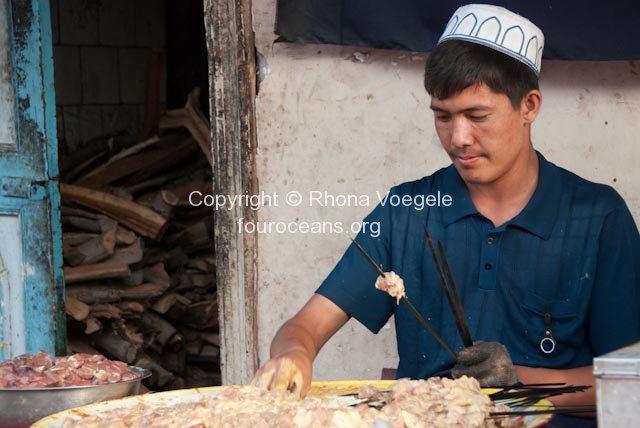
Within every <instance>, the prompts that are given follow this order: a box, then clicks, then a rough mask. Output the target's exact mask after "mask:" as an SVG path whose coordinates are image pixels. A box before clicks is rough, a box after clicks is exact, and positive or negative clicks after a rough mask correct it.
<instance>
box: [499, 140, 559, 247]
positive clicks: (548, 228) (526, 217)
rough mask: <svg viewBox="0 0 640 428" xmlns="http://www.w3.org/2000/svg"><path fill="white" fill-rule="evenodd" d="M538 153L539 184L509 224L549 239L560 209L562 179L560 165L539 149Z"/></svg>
mask: <svg viewBox="0 0 640 428" xmlns="http://www.w3.org/2000/svg"><path fill="white" fill-rule="evenodd" d="M536 154H537V155H538V163H539V166H538V185H537V186H536V190H535V192H533V195H532V196H531V199H530V200H529V202H528V203H527V205H526V206H525V207H524V209H523V210H522V211H521V212H520V214H518V215H517V216H515V217H514V218H513V219H512V220H511V221H510V222H509V224H511V225H513V226H518V227H521V228H523V229H526V230H528V231H529V232H531V233H533V234H535V235H538V236H539V237H541V238H542V239H549V237H551V233H552V232H553V228H554V226H555V223H556V220H557V218H558V210H559V209H560V201H561V198H562V180H561V177H560V171H559V169H558V167H556V166H555V165H554V164H552V163H551V162H549V161H547V160H546V159H545V157H544V156H542V154H540V153H539V152H538V151H536Z"/></svg>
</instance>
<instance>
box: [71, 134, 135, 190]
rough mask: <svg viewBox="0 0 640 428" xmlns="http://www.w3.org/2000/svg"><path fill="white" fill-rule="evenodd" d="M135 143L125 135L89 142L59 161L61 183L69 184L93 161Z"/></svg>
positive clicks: (110, 136)
mask: <svg viewBox="0 0 640 428" xmlns="http://www.w3.org/2000/svg"><path fill="white" fill-rule="evenodd" d="M135 143H136V141H135V140H134V139H132V138H131V137H129V136H127V135H115V136H114V135H109V136H106V137H101V138H99V139H95V140H94V141H91V144H87V145H86V146H84V147H82V148H81V149H78V150H74V151H72V152H71V153H69V155H68V156H65V157H63V158H61V160H60V175H61V176H62V177H63V181H65V182H71V181H73V179H74V177H75V176H77V175H78V174H79V173H81V172H82V170H83V169H84V168H86V167H88V166H91V165H93V164H94V162H95V161H99V160H101V159H104V158H106V157H107V156H109V155H110V154H111V153H117V152H119V151H121V150H122V149H124V148H126V147H129V146H131V145H132V144H135Z"/></svg>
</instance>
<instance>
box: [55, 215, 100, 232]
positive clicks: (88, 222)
mask: <svg viewBox="0 0 640 428" xmlns="http://www.w3.org/2000/svg"><path fill="white" fill-rule="evenodd" d="M61 223H62V225H63V226H70V227H72V228H74V229H79V230H84V231H86V232H93V233H100V232H102V227H101V226H100V222H99V221H98V220H96V219H92V218H85V217H77V216H72V215H66V216H62V218H61ZM65 229H66V228H65Z"/></svg>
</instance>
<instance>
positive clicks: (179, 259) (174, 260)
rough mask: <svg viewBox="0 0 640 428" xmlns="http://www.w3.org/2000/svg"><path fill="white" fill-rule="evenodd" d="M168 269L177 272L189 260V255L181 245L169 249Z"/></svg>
mask: <svg viewBox="0 0 640 428" xmlns="http://www.w3.org/2000/svg"><path fill="white" fill-rule="evenodd" d="M166 260H167V261H166V267H167V271H169V272H175V271H177V270H178V269H180V268H181V267H182V266H184V265H185V264H186V263H187V262H188V261H189V256H187V254H186V253H185V252H184V251H183V250H182V248H180V247H176V248H174V249H172V250H171V251H169V253H168V254H167V256H166Z"/></svg>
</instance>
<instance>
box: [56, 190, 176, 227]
mask: <svg viewBox="0 0 640 428" xmlns="http://www.w3.org/2000/svg"><path fill="white" fill-rule="evenodd" d="M60 193H61V194H62V197H63V198H65V199H68V200H70V201H73V202H75V203H77V204H80V205H83V206H86V207H89V208H92V209H94V210H96V211H100V212H102V213H104V214H106V215H108V216H109V217H111V218H112V219H114V220H117V221H118V222H119V223H122V224H124V225H125V226H127V227H128V228H129V229H131V230H133V231H135V232H136V233H138V234H140V235H142V236H146V237H148V238H153V239H159V238H160V237H161V236H162V234H163V233H164V229H165V228H166V227H167V220H166V219H165V218H164V217H162V216H161V215H160V214H158V213H156V212H155V211H153V210H152V209H149V208H147V207H145V206H142V205H140V204H136V203H135V202H131V201H127V200H126V199H123V198H118V197H117V196H113V195H111V194H109V193H105V192H100V191H97V190H93V189H88V188H86V187H80V186H74V185H71V184H60Z"/></svg>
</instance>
